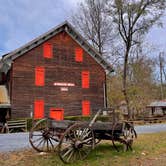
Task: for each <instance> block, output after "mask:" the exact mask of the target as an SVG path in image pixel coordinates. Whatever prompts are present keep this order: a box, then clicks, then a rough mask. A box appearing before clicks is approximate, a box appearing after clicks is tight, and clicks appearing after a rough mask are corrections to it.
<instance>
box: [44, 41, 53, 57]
mask: <svg viewBox="0 0 166 166" xmlns="http://www.w3.org/2000/svg"><path fill="white" fill-rule="evenodd" d="M43 56H44V58H52V57H53V48H52V44H50V43H44V45H43Z"/></svg>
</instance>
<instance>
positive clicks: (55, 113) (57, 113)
mask: <svg viewBox="0 0 166 166" xmlns="http://www.w3.org/2000/svg"><path fill="white" fill-rule="evenodd" d="M50 118H52V119H55V120H63V119H64V109H62V108H50Z"/></svg>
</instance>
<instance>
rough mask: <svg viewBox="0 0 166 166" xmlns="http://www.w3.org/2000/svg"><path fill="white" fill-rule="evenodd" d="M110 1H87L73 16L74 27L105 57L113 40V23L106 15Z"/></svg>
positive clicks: (80, 5)
mask: <svg viewBox="0 0 166 166" xmlns="http://www.w3.org/2000/svg"><path fill="white" fill-rule="evenodd" d="M107 1H108V0H85V1H84V2H82V3H80V4H79V7H78V9H77V10H76V13H75V14H74V15H73V16H72V22H73V24H74V26H75V27H76V28H77V29H78V30H79V31H80V33H81V34H83V36H84V37H85V38H86V40H88V41H89V42H90V43H91V44H92V45H93V46H94V47H95V48H96V49H97V50H98V52H99V53H100V54H101V55H103V54H104V53H105V51H106V47H107V46H108V43H109V42H110V40H112V36H111V32H112V25H111V24H112V23H111V22H110V21H109V19H110V18H109V17H108V16H106V14H105V12H104V11H105V9H106V4H107Z"/></svg>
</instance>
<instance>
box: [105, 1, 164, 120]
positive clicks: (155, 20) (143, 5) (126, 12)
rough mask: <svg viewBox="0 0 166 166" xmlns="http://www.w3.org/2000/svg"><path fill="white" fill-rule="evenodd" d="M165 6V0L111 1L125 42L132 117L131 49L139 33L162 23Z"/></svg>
mask: <svg viewBox="0 0 166 166" xmlns="http://www.w3.org/2000/svg"><path fill="white" fill-rule="evenodd" d="M165 7H166V1H165V0H114V1H110V2H109V9H108V13H109V15H111V18H113V22H114V24H115V25H116V27H117V29H118V31H119V34H120V37H121V39H122V41H123V43H124V69H123V94H124V97H125V100H126V103H127V109H128V118H130V119H131V118H132V117H131V115H132V114H131V110H130V107H129V98H128V94H127V79H126V78H127V68H128V58H129V55H130V50H131V48H132V46H134V45H135V44H137V35H138V34H141V35H145V34H146V33H147V32H148V31H149V29H150V28H151V27H152V26H153V25H154V24H160V22H159V20H160V18H161V16H162V15H163V13H164V10H165Z"/></svg>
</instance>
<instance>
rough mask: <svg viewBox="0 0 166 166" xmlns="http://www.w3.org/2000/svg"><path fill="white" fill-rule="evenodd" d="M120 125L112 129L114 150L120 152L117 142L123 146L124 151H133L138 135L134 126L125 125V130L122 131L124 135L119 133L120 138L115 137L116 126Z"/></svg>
mask: <svg viewBox="0 0 166 166" xmlns="http://www.w3.org/2000/svg"><path fill="white" fill-rule="evenodd" d="M117 125H118V123H116V124H115V125H114V126H113V129H112V143H113V146H114V148H115V149H116V150H117V151H120V150H119V148H118V147H117V146H116V144H115V141H118V142H119V143H122V144H123V151H127V150H129V149H130V150H132V144H133V141H134V139H135V138H137V133H136V131H135V129H134V127H133V125H131V124H130V123H127V122H125V123H123V129H122V134H120V133H119V136H117V135H115V134H116V133H115V129H116V126H117Z"/></svg>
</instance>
